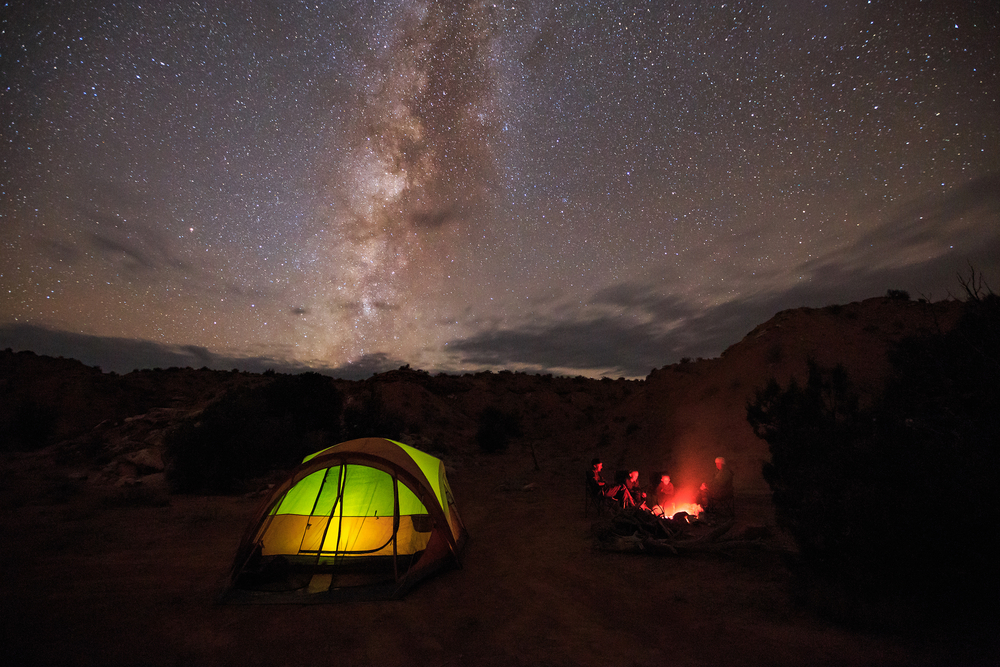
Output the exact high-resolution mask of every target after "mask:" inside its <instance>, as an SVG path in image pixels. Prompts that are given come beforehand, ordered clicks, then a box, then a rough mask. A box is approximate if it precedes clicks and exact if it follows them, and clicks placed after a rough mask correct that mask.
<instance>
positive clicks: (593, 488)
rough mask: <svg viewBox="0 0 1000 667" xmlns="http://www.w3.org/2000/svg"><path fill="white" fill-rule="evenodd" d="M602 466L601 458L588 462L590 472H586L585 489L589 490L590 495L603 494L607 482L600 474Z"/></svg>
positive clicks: (598, 495)
mask: <svg viewBox="0 0 1000 667" xmlns="http://www.w3.org/2000/svg"><path fill="white" fill-rule="evenodd" d="M603 468H604V464H603V463H602V462H601V459H594V460H593V461H591V462H590V472H588V473H587V489H589V490H590V495H591V496H593V497H595V498H599V497H601V496H603V495H604V494H605V491H606V490H607V483H606V482H605V481H604V477H603V476H602V475H601V470H602V469H603Z"/></svg>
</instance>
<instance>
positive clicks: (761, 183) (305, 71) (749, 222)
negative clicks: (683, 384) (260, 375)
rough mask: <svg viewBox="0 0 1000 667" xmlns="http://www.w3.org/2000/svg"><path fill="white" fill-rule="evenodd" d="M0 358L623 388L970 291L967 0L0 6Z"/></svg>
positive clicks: (974, 237) (989, 232)
mask: <svg viewBox="0 0 1000 667" xmlns="http://www.w3.org/2000/svg"><path fill="white" fill-rule="evenodd" d="M0 31H2V32H0V146H2V149H0V231H2V235H0V348H5V347H12V348H13V349H15V350H21V349H27V350H32V351H34V352H36V353H39V354H49V355H53V356H67V357H73V358H77V359H81V360H83V361H84V362H85V363H88V364H90V365H99V366H101V367H102V368H103V369H104V370H106V371H109V370H114V371H117V372H128V371H130V370H132V369H133V368H142V367H156V366H159V367H168V366H192V367H196V368H197V367H202V366H209V367H212V368H223V369H229V368H240V369H243V370H251V371H261V370H264V369H267V368H271V369H275V370H279V371H296V370H308V369H316V370H324V371H327V372H331V373H333V374H338V375H341V376H342V377H355V378H357V377H366V376H367V375H370V374H371V373H372V372H376V371H380V370H386V369H389V368H396V367H399V366H400V365H403V364H410V365H411V366H412V367H414V368H421V369H425V370H429V371H432V372H439V371H444V372H459V371H466V370H481V369H494V370H497V369H510V370H523V371H528V372H551V373H557V374H572V375H577V374H580V375H587V376H592V377H600V376H610V377H619V376H624V377H644V376H646V375H647V374H648V373H649V372H650V370H652V369H653V368H659V367H662V366H664V365H667V364H670V363H674V362H676V361H678V360H679V359H681V358H683V357H692V358H696V357H715V356H718V355H719V354H720V353H721V352H722V351H723V350H724V349H725V348H726V347H728V346H729V345H732V344H734V343H736V342H738V341H739V340H740V339H742V338H743V337H744V336H745V335H746V334H747V333H748V332H749V331H750V330H751V329H753V328H754V327H755V326H756V325H758V324H760V323H762V322H764V321H766V320H767V319H769V318H770V317H771V316H773V315H774V314H775V313H777V312H778V311H780V310H783V309H785V308H794V307H800V306H813V307H820V306H825V305H829V304H833V303H848V302H851V301H856V300H860V299H864V298H868V297H873V296H882V295H884V294H885V293H886V291H887V290H888V289H899V290H906V291H908V292H909V293H910V295H911V296H912V297H914V298H917V297H925V298H929V299H931V300H935V301H936V300H940V299H944V298H948V297H949V295H958V294H960V292H961V288H960V285H959V283H958V281H957V278H956V276H957V274H959V273H967V272H968V269H969V266H973V267H975V269H976V270H977V271H981V272H982V273H983V275H984V276H985V278H986V279H987V281H988V282H989V283H990V285H991V286H993V287H995V288H1000V224H998V223H1000V99H998V98H1000V74H998V72H1000V69H998V65H1000V57H998V51H1000V46H998V44H1000V42H998V39H997V35H998V34H1000V4H998V3H996V2H995V0H926V1H917V0H899V1H891V2H883V1H876V0H872V1H865V0H860V1H854V0H851V1H847V0H845V1H836V0H831V1H829V2H811V1H808V0H794V1H792V0H788V1H770V0H757V1H755V2H741V1H735V2H708V1H696V0H688V1H683V2H674V1H671V0H633V1H628V0H607V1H595V0H579V1H573V2H553V1H547V0H532V1H530V2H529V1H523V0H517V1H512V0H505V1H497V2H477V1H468V2H457V1H453V0H445V1H431V0H426V1H421V0H388V1H382V0H380V1H375V0H343V1H338V2H321V1H312V2H298V1H296V0H269V1H264V0H259V1H258V0H243V1H236V0H234V1H229V2H222V1H216V2H172V1H169V0H157V1H155V2H148V3H147V2H140V1H139V0H129V1H127V2H121V1H119V2H98V1H95V0H81V1H71V0H50V1H49V2H46V3H37V2H27V1H22V2H11V3H5V4H4V6H3V7H2V8H0Z"/></svg>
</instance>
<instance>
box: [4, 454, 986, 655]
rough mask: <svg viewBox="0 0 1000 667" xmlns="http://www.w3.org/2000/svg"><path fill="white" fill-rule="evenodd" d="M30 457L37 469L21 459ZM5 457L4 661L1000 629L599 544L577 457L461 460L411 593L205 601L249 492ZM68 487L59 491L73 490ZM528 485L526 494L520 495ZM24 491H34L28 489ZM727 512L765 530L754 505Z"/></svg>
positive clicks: (927, 636) (940, 651)
mask: <svg viewBox="0 0 1000 667" xmlns="http://www.w3.org/2000/svg"><path fill="white" fill-rule="evenodd" d="M31 461H34V463H31ZM16 463H17V465H14V463H13V462H12V461H10V460H8V461H5V462H4V463H3V465H4V466H5V468H6V469H5V470H3V473H4V474H3V477H2V478H0V481H2V482H3V485H4V486H5V489H4V490H2V491H0V498H2V504H0V531H2V532H0V534H2V538H0V611H2V622H0V628H2V646H3V653H4V654H5V655H6V658H4V660H3V662H4V663H5V664H13V665H220V666H221V665H240V666H241V667H245V666H249V665H414V666H417V665H419V666H426V665H436V666H443V665H488V666H489V665H496V666H502V665H581V666H585V665H595V666H597V665H599V666H602V667H607V666H614V665H625V666H645V665H650V666H652V665H807V664H808V665H965V664H998V663H997V662H996V658H995V656H997V655H1000V650H998V648H1000V647H998V645H997V642H996V640H992V642H990V643H991V645H985V644H984V642H982V641H979V640H977V639H976V638H977V637H981V636H983V635H984V634H986V633H988V630H989V629H983V628H975V629H971V630H969V631H968V633H967V634H963V633H955V632H950V631H949V632H942V633H923V634H920V635H919V636H910V637H899V636H896V637H888V636H876V635H871V634H864V633H859V632H851V631H848V630H845V629H842V628H838V627H836V626H834V625H832V624H830V623H828V622H825V621H823V620H820V619H818V618H816V617H815V616H813V615H811V614H809V613H808V612H805V611H802V610H799V609H797V608H796V607H795V606H794V605H793V604H792V603H791V602H790V597H789V595H788V590H787V589H788V583H789V576H788V574H787V571H786V570H785V568H784V567H783V565H782V555H781V541H780V540H775V541H773V542H771V543H768V544H767V545H766V547H761V548H751V549H742V550H738V551H733V552H730V553H721V554H711V555H701V556H697V557H654V556H645V555H636V554H622V553H607V552H601V551H597V550H595V549H594V548H593V539H592V534H591V522H592V519H593V516H590V517H585V516H584V507H583V495H582V494H583V488H582V479H581V478H582V474H583V469H582V468H581V467H580V465H581V464H580V462H579V461H578V460H573V461H561V462H552V461H549V462H545V465H543V466H542V467H543V470H542V471H540V472H539V471H535V470H533V467H532V466H531V465H530V462H529V464H525V458H524V456H523V455H522V454H516V453H512V454H509V455H504V456H498V457H490V458H488V459H485V460H484V459H474V458H473V459H469V460H467V461H465V462H455V463H454V466H453V470H452V472H450V473H449V479H450V482H451V484H452V487H453V490H454V492H455V496H456V499H457V501H458V504H459V508H460V510H461V512H462V516H463V520H464V521H465V524H466V526H467V528H468V530H469V534H470V541H469V543H468V545H467V547H466V549H465V552H464V553H463V567H462V568H461V569H456V570H451V571H447V572H444V573H442V574H440V575H438V576H436V577H434V578H432V579H429V580H427V581H425V582H424V583H422V584H421V585H420V586H418V587H417V588H416V589H415V590H413V591H412V592H411V593H410V594H409V595H408V596H407V597H406V598H405V599H404V600H401V601H392V602H365V603H352V604H347V605H305V606H302V605H254V606H231V605H219V604H216V598H217V596H218V595H219V593H220V592H221V590H222V587H223V584H224V581H225V578H226V575H227V572H228V569H229V567H230V564H231V560H232V557H233V554H234V552H235V549H236V546H237V543H238V540H239V538H240V535H241V533H242V531H243V530H244V527H245V522H246V521H247V520H248V518H249V517H250V514H251V512H252V510H253V508H254V506H255V504H256V502H257V500H255V499H249V498H230V497H192V496H173V497H171V498H170V502H169V504H168V505H166V506H162V507H156V506H141V505H140V506H135V505H137V504H133V505H132V506H129V505H127V504H126V505H125V506H121V505H116V504H109V503H108V502H107V501H105V500H102V499H101V498H102V496H101V494H100V493H98V490H97V489H96V488H92V487H91V486H89V485H88V483H87V482H86V481H78V482H71V483H67V482H65V481H62V482H60V481H58V480H59V479H63V478H61V477H59V475H61V474H62V472H59V473H56V472H53V471H52V470H50V469H44V470H43V468H42V467H41V466H42V464H43V463H44V460H43V459H32V458H31V457H26V458H19V459H18V460H17V462H16ZM67 484H68V486H67ZM531 484H533V485H534V488H533V489H529V490H525V488H524V487H525V486H528V485H531ZM29 488H30V490H26V489H29ZM738 510H739V514H740V516H739V518H740V519H741V521H743V522H745V523H748V524H755V525H766V524H768V523H771V522H772V521H771V518H770V513H769V512H768V510H767V507H766V500H765V499H763V498H742V499H740V505H739V507H738Z"/></svg>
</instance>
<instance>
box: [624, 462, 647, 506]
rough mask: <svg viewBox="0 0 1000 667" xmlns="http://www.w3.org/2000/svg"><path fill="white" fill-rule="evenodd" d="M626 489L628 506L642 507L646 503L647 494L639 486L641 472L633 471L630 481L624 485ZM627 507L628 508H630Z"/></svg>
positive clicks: (629, 475) (626, 481)
mask: <svg viewBox="0 0 1000 667" xmlns="http://www.w3.org/2000/svg"><path fill="white" fill-rule="evenodd" d="M622 486H624V487H625V494H626V495H627V496H628V501H627V502H628V505H631V506H634V507H640V506H642V505H644V504H645V502H646V492H645V491H643V490H642V486H640V485H639V471H638V470H633V471H632V472H630V473H629V474H628V479H626V480H625V483H624V484H623V485H622ZM628 505H627V506H628Z"/></svg>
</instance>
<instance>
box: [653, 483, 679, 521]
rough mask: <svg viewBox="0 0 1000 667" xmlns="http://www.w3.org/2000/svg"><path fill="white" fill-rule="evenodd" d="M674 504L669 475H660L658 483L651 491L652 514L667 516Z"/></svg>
mask: <svg viewBox="0 0 1000 667" xmlns="http://www.w3.org/2000/svg"><path fill="white" fill-rule="evenodd" d="M673 504H674V485H673V484H671V483H670V475H660V483H659V484H657V485H656V489H654V490H653V508H652V512H653V514H656V515H658V516H661V515H662V516H668V515H669V514H670V513H671V508H672V507H673Z"/></svg>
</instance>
